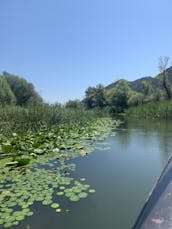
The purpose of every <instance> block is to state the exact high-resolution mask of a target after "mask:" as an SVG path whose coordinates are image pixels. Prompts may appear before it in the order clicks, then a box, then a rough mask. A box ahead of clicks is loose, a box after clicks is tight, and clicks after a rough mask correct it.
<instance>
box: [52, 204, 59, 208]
mask: <svg viewBox="0 0 172 229" xmlns="http://www.w3.org/2000/svg"><path fill="white" fill-rule="evenodd" d="M59 206H60V204H58V203H53V204H51V207H52V208H58V207H59Z"/></svg>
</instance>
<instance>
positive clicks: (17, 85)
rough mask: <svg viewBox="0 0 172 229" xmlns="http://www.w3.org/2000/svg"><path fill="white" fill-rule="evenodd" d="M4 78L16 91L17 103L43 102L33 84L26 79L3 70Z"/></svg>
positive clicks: (31, 103) (34, 103) (33, 103)
mask: <svg viewBox="0 0 172 229" xmlns="http://www.w3.org/2000/svg"><path fill="white" fill-rule="evenodd" d="M2 78H4V79H5V80H6V81H7V83H8V85H9V86H10V88H11V91H12V92H13V93H14V95H15V97H16V100H17V105H25V106H26V105H39V104H41V103H42V102H43V101H42V98H41V97H40V96H39V94H38V93H37V92H36V91H35V89H34V86H33V84H31V83H28V82H27V81H26V80H25V79H23V78H19V77H18V76H15V75H11V74H9V73H7V72H3V75H2Z"/></svg>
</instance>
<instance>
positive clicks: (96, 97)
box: [84, 84, 106, 109]
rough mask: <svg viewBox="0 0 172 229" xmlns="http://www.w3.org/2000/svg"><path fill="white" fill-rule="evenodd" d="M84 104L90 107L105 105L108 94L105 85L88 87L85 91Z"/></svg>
mask: <svg viewBox="0 0 172 229" xmlns="http://www.w3.org/2000/svg"><path fill="white" fill-rule="evenodd" d="M84 104H85V107H86V108H88V109H92V108H95V107H97V108H103V107H105V106H106V96H105V89H104V86H103V85H101V84H99V85H97V86H96V87H88V88H87V90H86V91H85V99H84Z"/></svg>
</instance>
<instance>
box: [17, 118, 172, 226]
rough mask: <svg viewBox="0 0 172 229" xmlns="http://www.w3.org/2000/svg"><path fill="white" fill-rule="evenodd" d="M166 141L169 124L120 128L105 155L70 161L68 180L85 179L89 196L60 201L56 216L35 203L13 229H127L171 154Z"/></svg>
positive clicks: (143, 123) (170, 137) (145, 123)
mask: <svg viewBox="0 0 172 229" xmlns="http://www.w3.org/2000/svg"><path fill="white" fill-rule="evenodd" d="M171 140H172V122H170V121H168V122H165V121H140V122H131V121H130V122H128V123H125V124H123V125H122V126H121V127H120V128H119V129H118V130H117V132H116V136H115V137H109V138H108V139H106V141H107V142H108V143H109V144H110V146H111V150H109V151H95V152H94V153H92V154H91V155H89V156H87V157H82V158H78V159H76V160H75V161H74V162H75V163H76V171H75V173H74V174H73V176H74V177H76V178H77V177H78V178H80V177H85V178H86V181H87V182H86V183H88V184H90V185H91V187H92V188H94V189H96V193H95V194H90V195H89V197H88V198H86V199H83V200H80V201H79V202H68V201H67V200H66V199H63V200H62V201H63V205H65V207H66V208H67V209H69V212H66V213H61V214H57V213H55V212H54V210H53V209H51V208H50V207H48V206H41V205H38V204H35V205H34V206H33V207H32V210H33V211H34V213H35V214H34V215H33V216H32V217H28V218H27V219H26V220H25V221H23V222H21V223H20V225H19V226H18V228H23V229H24V228H31V229H39V228H41V229H47V228H49V229H58V228H59V229H68V228H70V229H106V228H107V229H129V228H131V227H132V225H133V223H134V221H135V220H136V217H137V215H138V214H139V211H140V210H141V208H142V206H143V204H144V202H145V199H146V197H147V195H148V194H149V192H150V190H151V189H152V186H153V184H154V183H155V181H156V180H157V178H158V176H159V175H160V172H161V170H162V168H163V166H164V165H165V163H166V161H167V159H168V158H169V156H170V154H171V152H172V141H171ZM56 198H57V197H56ZM60 199H61V197H60ZM57 200H58V199H57ZM28 225H29V226H28Z"/></svg>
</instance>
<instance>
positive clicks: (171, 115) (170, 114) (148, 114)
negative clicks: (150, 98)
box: [125, 100, 172, 119]
mask: <svg viewBox="0 0 172 229" xmlns="http://www.w3.org/2000/svg"><path fill="white" fill-rule="evenodd" d="M125 117H127V118H134V119H139V118H143V119H172V101H171V100H170V101H159V102H150V103H147V104H143V105H139V106H137V107H130V108H128V109H127V110H125Z"/></svg>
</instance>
